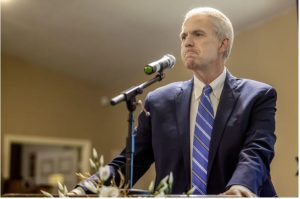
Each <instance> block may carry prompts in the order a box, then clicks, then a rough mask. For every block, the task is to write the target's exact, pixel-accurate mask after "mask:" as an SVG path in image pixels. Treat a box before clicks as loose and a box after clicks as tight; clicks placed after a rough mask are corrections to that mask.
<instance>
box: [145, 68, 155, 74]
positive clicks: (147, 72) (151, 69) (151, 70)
mask: <svg viewBox="0 0 300 199" xmlns="http://www.w3.org/2000/svg"><path fill="white" fill-rule="evenodd" d="M144 72H145V73H146V74H147V75H151V74H152V73H153V68H152V67H150V66H145V67H144Z"/></svg>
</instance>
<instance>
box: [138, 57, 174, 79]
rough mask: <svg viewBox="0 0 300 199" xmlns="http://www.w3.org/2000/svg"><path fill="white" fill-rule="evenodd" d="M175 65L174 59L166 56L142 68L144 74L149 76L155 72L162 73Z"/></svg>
mask: <svg viewBox="0 0 300 199" xmlns="http://www.w3.org/2000/svg"><path fill="white" fill-rule="evenodd" d="M175 63H176V58H175V57H174V56H173V55H170V54H167V55H165V56H163V57H162V58H161V59H159V60H157V61H155V62H152V63H150V64H148V65H147V66H145V67H144V72H145V73H146V74H147V75H151V74H153V73H155V72H162V71H164V70H165V69H167V68H170V69H171V68H173V67H174V65H175Z"/></svg>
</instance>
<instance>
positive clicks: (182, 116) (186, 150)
mask: <svg viewBox="0 0 300 199" xmlns="http://www.w3.org/2000/svg"><path fill="white" fill-rule="evenodd" d="M192 90H193V81H192V80H190V81H186V82H183V83H182V85H181V87H180V92H179V94H178V95H177V97H176V99H175V109H176V120H177V121H176V122H177V126H178V133H179V142H180V145H181V149H182V155H183V160H184V173H185V176H187V181H188V182H190V170H191V169H190V104H191V95H192Z"/></svg>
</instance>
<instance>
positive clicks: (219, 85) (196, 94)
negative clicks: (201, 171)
mask: <svg viewBox="0 0 300 199" xmlns="http://www.w3.org/2000/svg"><path fill="white" fill-rule="evenodd" d="M225 78H226V67H224V70H223V72H222V73H221V74H220V75H219V76H218V77H217V78H216V79H215V80H214V81H212V82H211V83H210V84H209V85H210V86H211V88H212V92H211V94H210V100H211V103H212V107H213V110H214V116H216V113H217V109H218V105H219V101H220V96H221V93H222V90H223V87H224V81H225ZM204 86H205V84H204V83H203V82H201V81H200V80H199V79H198V78H197V77H196V76H195V75H194V87H193V93H192V97H191V107H190V108H191V109H190V157H191V158H190V159H191V171H192V158H193V141H194V131H195V122H196V115H197V112H198V104H199V101H200V96H201V94H202V90H203V87H204ZM191 173H192V172H191ZM191 175H192V174H191Z"/></svg>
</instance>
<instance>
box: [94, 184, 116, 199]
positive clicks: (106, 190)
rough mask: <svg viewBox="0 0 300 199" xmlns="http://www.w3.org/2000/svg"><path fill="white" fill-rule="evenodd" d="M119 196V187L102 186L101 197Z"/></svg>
mask: <svg viewBox="0 0 300 199" xmlns="http://www.w3.org/2000/svg"><path fill="white" fill-rule="evenodd" d="M119 195H120V190H119V189H118V188H117V187H107V186H102V187H101V188H100V193H99V196H100V197H118V196H119Z"/></svg>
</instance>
